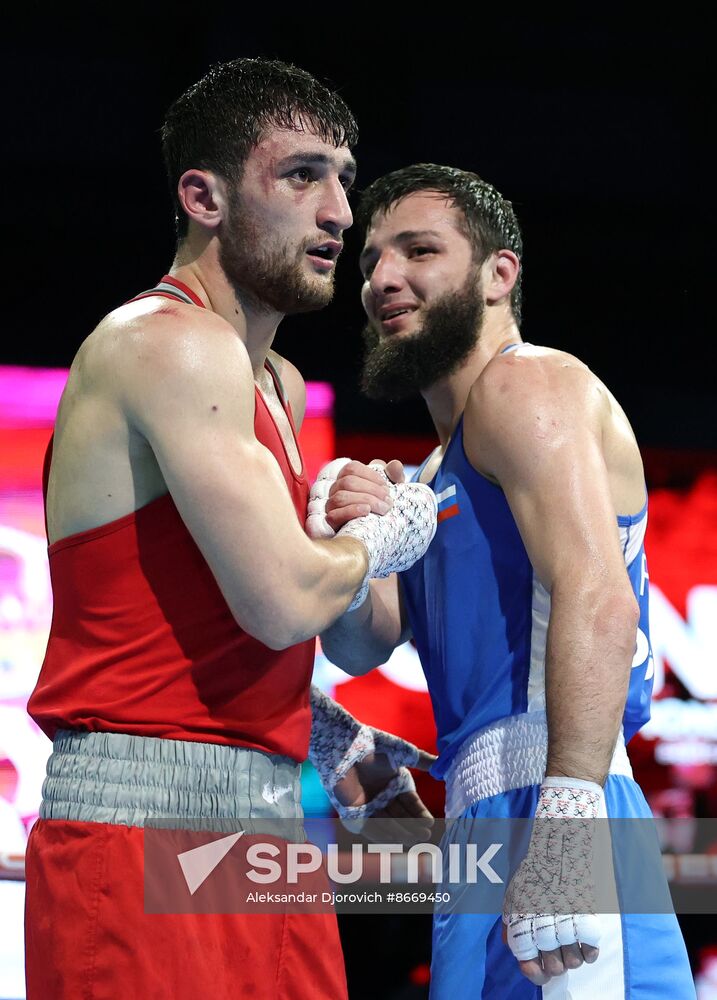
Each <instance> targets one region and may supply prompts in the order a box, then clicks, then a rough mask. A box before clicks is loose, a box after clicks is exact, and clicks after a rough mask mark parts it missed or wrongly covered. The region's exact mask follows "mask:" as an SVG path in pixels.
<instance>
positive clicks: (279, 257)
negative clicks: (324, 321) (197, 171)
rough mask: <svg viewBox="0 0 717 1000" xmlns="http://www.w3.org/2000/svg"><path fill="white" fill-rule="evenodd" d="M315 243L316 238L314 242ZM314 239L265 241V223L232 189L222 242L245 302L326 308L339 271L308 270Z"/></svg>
mask: <svg viewBox="0 0 717 1000" xmlns="http://www.w3.org/2000/svg"><path fill="white" fill-rule="evenodd" d="M314 243H315V241H314ZM311 245H312V244H311V243H306V245H305V246H303V247H301V248H296V247H292V246H291V245H290V244H289V243H284V244H281V243H278V242H277V243H275V244H274V245H273V246H272V247H267V246H265V245H263V244H262V242H261V237H260V229H259V226H258V225H257V224H256V223H255V221H254V219H253V218H252V217H251V214H250V213H249V212H247V210H246V209H245V207H244V206H243V205H242V201H241V198H240V196H239V195H238V194H237V193H236V192H235V191H233V192H231V193H230V196H229V212H228V215H227V220H226V223H225V225H224V229H223V233H222V238H221V240H220V244H219V263H220V265H221V267H222V270H223V271H224V274H225V275H226V278H227V281H228V282H229V283H230V285H231V286H232V288H233V289H234V292H235V294H236V296H237V298H238V299H239V301H240V302H243V303H244V304H246V305H247V306H249V307H250V308H251V309H253V310H254V311H255V312H272V311H274V312H279V313H283V314H284V315H290V314H292V313H302V312H312V311H313V310H315V309H323V307H324V306H327V305H328V304H329V302H331V299H332V298H333V295H334V273H333V271H332V273H331V275H330V277H325V278H319V276H318V275H317V277H316V278H315V280H313V281H312V280H311V279H310V277H309V276H308V275H307V274H305V272H304V271H303V269H302V264H303V260H304V257H305V254H306V250H308V248H309V246H311Z"/></svg>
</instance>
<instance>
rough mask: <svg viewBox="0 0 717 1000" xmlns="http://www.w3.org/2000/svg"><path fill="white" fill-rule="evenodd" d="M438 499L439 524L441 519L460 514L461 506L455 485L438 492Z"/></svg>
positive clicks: (445, 519) (444, 519)
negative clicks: (459, 505)
mask: <svg viewBox="0 0 717 1000" xmlns="http://www.w3.org/2000/svg"><path fill="white" fill-rule="evenodd" d="M436 500H438V518H437V520H438V523H439V524H440V523H441V521H447V520H448V518H449V517H455V516H456V514H460V508H459V507H458V501H457V500H456V488H455V486H448V487H446V489H445V490H441V492H440V493H436Z"/></svg>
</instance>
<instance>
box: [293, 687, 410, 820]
mask: <svg viewBox="0 0 717 1000" xmlns="http://www.w3.org/2000/svg"><path fill="white" fill-rule="evenodd" d="M371 753H383V754H386V756H387V757H388V760H389V763H390V764H391V767H394V768H396V770H397V771H398V774H397V775H396V776H395V777H394V778H392V779H391V781H389V783H388V784H387V785H386V787H385V788H384V789H383V791H382V792H380V794H379V795H377V796H376V797H375V798H373V799H371V801H370V802H367V803H365V805H362V806H345V805H342V804H341V803H340V802H339V800H338V799H337V798H336V795H335V794H334V788H335V787H336V785H337V784H338V782H339V781H341V779H342V778H345V777H346V775H347V774H348V772H349V771H350V770H351V768H352V767H354V765H355V764H358V763H359V762H360V761H362V760H363V759H364V757H367V756H368V755H369V754H371ZM309 760H310V761H311V763H312V764H313V765H314V767H315V768H316V770H317V772H318V775H319V778H320V779H321V784H322V785H323V787H324V790H325V792H326V794H327V795H328V797H329V799H330V801H331V805H332V806H333V807H334V809H335V810H336V812H337V813H338V814H339V816H340V817H341V819H346V820H363V819H366V818H367V817H368V816H372V815H373V814H374V813H376V812H378V811H379V810H380V809H383V808H384V807H385V806H386V805H388V803H389V802H390V801H391V799H394V798H395V797H396V796H397V795H400V794H401V793H402V792H415V790H416V786H415V784H414V781H413V778H412V777H411V774H410V772H409V771H408V770H407V766H408V767H412V766H413V765H414V764H416V763H417V761H418V748H417V747H416V746H414V745H413V743H408V742H407V741H406V740H402V739H400V738H399V737H398V736H393V735H392V734H391V733H384V732H382V731H381V730H380V729H373V728H372V727H371V726H362V725H361V723H360V722H358V721H357V720H356V719H354V717H353V715H351V714H350V713H349V712H347V711H346V709H345V708H342V706H341V705H339V704H337V703H336V702H335V701H333V700H332V699H331V698H329V696H328V695H326V694H324V692H323V691H322V690H321V689H320V688H318V687H316V685H315V684H312V685H311V742H310V744H309Z"/></svg>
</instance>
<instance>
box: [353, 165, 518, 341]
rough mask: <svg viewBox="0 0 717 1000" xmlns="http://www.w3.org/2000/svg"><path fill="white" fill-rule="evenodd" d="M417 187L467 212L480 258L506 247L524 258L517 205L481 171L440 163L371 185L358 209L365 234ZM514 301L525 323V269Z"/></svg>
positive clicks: (468, 228) (406, 170)
mask: <svg viewBox="0 0 717 1000" xmlns="http://www.w3.org/2000/svg"><path fill="white" fill-rule="evenodd" d="M416 191H436V192H438V193H439V194H443V195H445V196H446V197H447V198H448V199H449V200H450V201H451V202H452V203H453V205H455V206H456V208H459V209H460V210H461V212H462V213H463V218H464V222H465V230H464V231H465V235H466V236H467V237H468V239H469V240H470V241H471V243H472V245H473V252H474V255H475V258H476V260H478V261H479V262H483V261H484V260H486V258H487V257H489V256H490V254H492V253H494V252H495V251H497V250H503V249H507V250H512V251H513V253H515V254H516V255H517V256H518V257H522V255H523V238H522V236H521V232H520V226H519V224H518V220H517V218H516V216H515V212H514V211H513V206H512V204H511V203H510V202H509V201H506V199H505V198H504V197H503V196H502V195H501V194H500V192H499V191H496V189H495V188H494V187H493V186H492V185H491V184H488V182H487V181H484V180H483V179H482V178H481V177H479V176H478V174H474V173H471V172H470V171H469V170H459V169H458V168H457V167H444V166H439V165H438V164H435V163H416V164H414V165H413V166H410V167H403V168H402V169H401V170H394V171H393V172H392V173H390V174H386V175H385V176H384V177H379V178H378V180H376V181H374V182H373V184H370V185H369V187H367V188H366V189H365V190H364V191H363V192H362V194H361V199H360V202H359V205H358V211H357V212H356V218H357V221H358V223H359V225H360V226H361V228H362V229H363V231H364V233H365V232H366V230H367V229H368V227H369V226H370V225H371V220H372V219H373V217H374V216H375V215H376V214H377V213H378V212H388V211H389V209H390V208H391V207H392V206H393V205H395V204H396V203H397V202H399V201H401V200H402V199H403V198H406V197H407V196H408V195H409V194H414V193H415V192H416ZM510 304H511V308H512V310H513V315H514V316H515V320H516V322H517V323H518V324H519V325H520V321H521V314H522V304H523V296H522V289H521V274H520V272H519V273H518V278H517V280H516V282H515V285H514V286H513V290H512V292H511V295H510Z"/></svg>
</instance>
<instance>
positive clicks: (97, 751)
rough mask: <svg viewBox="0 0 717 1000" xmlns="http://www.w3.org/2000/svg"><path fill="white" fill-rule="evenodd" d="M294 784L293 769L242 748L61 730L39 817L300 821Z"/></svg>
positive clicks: (216, 824)
mask: <svg viewBox="0 0 717 1000" xmlns="http://www.w3.org/2000/svg"><path fill="white" fill-rule="evenodd" d="M300 777H301V765H300V764H297V763H296V761H294V760H291V759H290V758H288V757H279V756H273V755H271V754H267V753H262V752H261V751H260V750H251V749H248V748H246V747H235V746H221V745H220V744H218V743H193V742H189V741H183V740H164V739H155V738H153V737H145V736H128V735H127V734H125V733H85V732H71V731H67V730H60V731H59V732H58V733H57V735H56V736H55V740H54V744H53V752H52V754H51V755H50V757H49V759H48V762H47V777H46V778H45V782H44V784H43V786H42V792H43V801H42V805H41V807H40V816H41V818H42V819H65V820H79V821H82V822H95V823H115V824H119V825H122V826H148V825H152V826H154V825H158V826H168V825H176V824H173V823H171V821H172V820H180V821H181V825H182V826H185V825H186V826H191V827H196V828H200V829H224V828H225V825H224V824H228V826H231V824H232V823H234V824H236V821H237V820H247V819H258V820H277V819H301V818H302V817H303V812H302V809H301V782H300ZM167 820H168V821H170V822H166V821H167Z"/></svg>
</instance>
